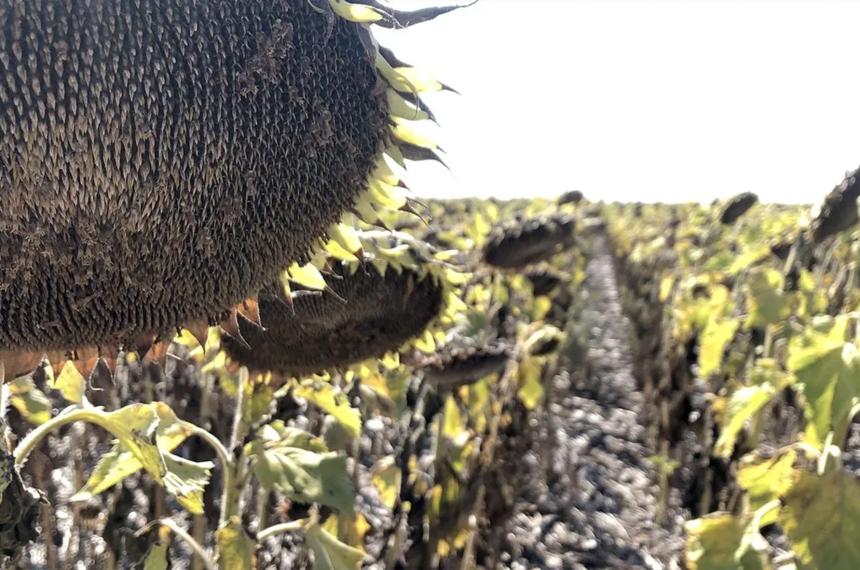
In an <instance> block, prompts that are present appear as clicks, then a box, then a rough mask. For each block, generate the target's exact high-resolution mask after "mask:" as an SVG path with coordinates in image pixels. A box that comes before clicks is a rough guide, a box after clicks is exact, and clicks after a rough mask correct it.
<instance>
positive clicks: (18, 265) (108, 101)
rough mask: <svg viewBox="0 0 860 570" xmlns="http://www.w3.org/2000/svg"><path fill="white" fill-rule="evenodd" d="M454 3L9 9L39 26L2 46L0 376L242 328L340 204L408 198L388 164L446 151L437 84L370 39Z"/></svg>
mask: <svg viewBox="0 0 860 570" xmlns="http://www.w3.org/2000/svg"><path fill="white" fill-rule="evenodd" d="M450 9H451V8H446V9H440V10H419V11H416V12H408V13H406V12H400V11H396V10H392V9H389V8H387V7H385V6H384V5H383V4H381V3H379V2H376V1H375V0H373V1H369V2H368V3H366V4H362V3H351V2H346V1H344V0H282V1H270V0H226V1H223V2H214V1H209V0H203V1H200V2H196V3H194V4H189V3H188V2H185V1H184V0H144V1H142V2H131V3H130V2H105V3H98V6H97V7H94V6H93V5H91V4H90V3H62V2H36V3H26V4H25V5H21V6H19V7H13V6H11V5H8V6H6V7H5V8H4V7H0V16H2V17H3V19H4V21H5V22H7V24H8V25H9V26H12V27H14V28H15V29H19V30H29V31H30V33H25V34H24V35H23V36H22V37H21V38H20V40H16V41H14V42H13V41H11V40H10V41H9V42H6V43H5V44H3V45H0V56H2V57H0V67H2V68H3V71H4V75H5V76H6V77H7V78H9V79H10V80H9V81H6V82H4V83H3V85H2V86H0V101H2V102H3V105H2V109H3V112H2V113H0V172H2V174H0V356H3V362H8V363H9V366H7V367H6V368H7V371H6V372H7V375H11V374H14V373H16V372H18V371H20V370H18V368H19V366H18V362H17V360H18V359H19V358H21V356H20V355H21V354H28V355H27V358H29V360H33V359H36V360H38V358H39V356H40V355H41V353H42V352H43V351H48V352H51V351H56V352H57V353H61V354H64V355H65V354H66V352H67V351H70V350H75V352H74V353H73V354H71V355H70V356H71V357H72V358H77V356H78V354H80V353H87V354H90V353H95V354H97V355H99V354H101V353H102V352H104V351H107V352H115V351H116V349H117V348H119V347H120V346H122V347H126V348H129V349H138V348H143V349H144V350H145V348H146V347H147V346H150V345H151V344H152V342H153V340H155V339H157V338H167V337H169V336H170V335H172V333H173V331H174V330H176V329H177V328H180V327H192V328H200V327H201V326H205V325H207V324H212V323H216V322H218V321H220V320H221V319H226V322H227V323H233V322H234V321H235V314H236V311H237V310H240V309H239V308H241V307H246V308H247V306H248V302H243V300H245V299H247V298H249V297H253V296H254V295H256V294H257V293H258V292H260V291H261V290H263V288H264V287H266V286H267V285H268V284H270V283H272V282H273V281H275V280H276V279H277V276H278V274H279V272H280V271H282V270H283V269H284V268H286V267H288V266H290V265H291V264H292V263H296V262H297V263H298V264H299V265H303V264H305V263H306V262H308V261H309V260H310V259H311V258H312V257H313V255H314V252H315V251H317V250H318V249H319V247H320V245H321V244H322V243H324V242H325V241H326V240H327V239H328V238H329V237H331V236H332V234H336V233H338V232H339V229H338V223H339V221H341V220H342V218H343V216H344V215H345V213H347V212H354V213H356V214H357V215H358V216H359V217H360V218H361V219H363V220H365V221H367V222H369V223H375V222H377V221H378V218H379V212H380V210H381V209H384V208H393V209H399V208H404V209H409V205H408V203H407V200H406V198H405V197H404V195H403V188H401V186H402V183H401V181H400V174H399V172H400V167H401V166H403V165H404V164H405V163H404V160H405V159H434V158H438V157H437V155H436V150H437V149H436V145H435V143H434V142H433V141H432V140H431V139H430V138H428V137H427V136H426V135H425V134H424V131H425V128H426V127H427V126H428V125H430V124H432V122H433V120H432V119H433V117H432V114H431V113H430V111H429V109H427V106H426V105H425V104H424V103H423V102H422V101H421V99H420V94H421V93H422V92H424V91H432V90H442V89H445V88H446V87H445V86H444V85H442V84H441V83H438V82H436V81H435V80H433V79H430V78H427V77H425V76H423V75H422V74H421V73H419V72H418V71H417V70H415V69H414V68H412V67H410V66H408V65H406V64H404V63H403V62H401V61H400V60H398V59H397V58H396V57H395V56H394V55H393V54H392V53H391V52H390V51H388V50H385V49H383V48H380V47H379V46H378V45H377V44H376V42H375V41H374V39H373V37H372V35H371V33H370V25H371V24H378V25H382V26H387V27H405V26H408V25H411V24H414V23H418V22H421V21H424V20H426V19H429V18H432V17H434V16H436V15H438V14H440V13H442V12H444V11H447V10H450ZM49 31H50V33H48V32H49ZM251 304H252V305H253V303H251ZM4 355H8V358H7V357H6V356H4ZM34 355H35V356H34ZM29 360H28V362H29ZM28 366H29V364H28ZM10 369H11V370H10ZM24 369H26V367H25V368H24Z"/></svg>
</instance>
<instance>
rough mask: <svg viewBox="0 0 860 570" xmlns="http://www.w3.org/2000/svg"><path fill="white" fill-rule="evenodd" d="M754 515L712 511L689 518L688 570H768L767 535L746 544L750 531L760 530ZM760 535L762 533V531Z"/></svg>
mask: <svg viewBox="0 0 860 570" xmlns="http://www.w3.org/2000/svg"><path fill="white" fill-rule="evenodd" d="M753 519H754V517H753V515H752V514H750V515H746V516H742V517H738V516H734V515H731V514H729V513H713V514H710V515H706V516H704V517H702V518H699V519H695V520H691V521H689V522H687V524H686V525H685V528H686V530H687V568H688V570H767V569H769V568H770V562H769V561H768V557H767V553H766V547H767V544H766V543H764V539H761V540H754V541H751V542H752V544H751V546H752V548H749V547H746V546H745V544H744V539H745V535H746V534H747V533H749V532H755V533H756V534H758V529H756V528H752V529H751V528H750V527H754V526H755V525H754V524H753ZM759 536H760V535H759Z"/></svg>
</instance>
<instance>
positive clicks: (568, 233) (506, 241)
mask: <svg viewBox="0 0 860 570" xmlns="http://www.w3.org/2000/svg"><path fill="white" fill-rule="evenodd" d="M574 229H575V221H574V218H573V217H571V216H564V215H555V216H542V217H538V218H532V219H530V220H526V221H524V222H512V223H508V224H506V225H504V226H502V227H501V228H499V229H498V230H496V231H495V232H493V233H492V234H491V235H490V237H489V238H488V239H487V242H486V244H485V245H484V251H483V258H484V262H485V263H487V264H489V265H493V266H495V267H501V268H505V269H516V268H520V267H525V266H527V265H531V264H533V263H537V262H539V261H544V260H546V259H549V258H551V257H552V256H554V255H555V254H556V253H558V252H560V251H562V250H564V249H567V248H569V247H571V246H573V244H574V243H575V237H574Z"/></svg>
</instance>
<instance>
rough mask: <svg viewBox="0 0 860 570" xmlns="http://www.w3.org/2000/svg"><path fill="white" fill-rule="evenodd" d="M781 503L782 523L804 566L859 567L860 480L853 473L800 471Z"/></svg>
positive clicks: (846, 569)
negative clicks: (819, 473) (822, 473)
mask: <svg viewBox="0 0 860 570" xmlns="http://www.w3.org/2000/svg"><path fill="white" fill-rule="evenodd" d="M782 504H783V507H782V509H780V514H779V524H780V526H782V528H783V530H784V531H785V533H786V535H787V536H788V538H789V541H790V543H791V548H792V550H793V551H794V553H795V554H796V555H797V557H798V558H799V559H800V561H801V562H802V563H803V564H804V565H805V568H818V569H821V570H825V569H826V570H854V569H856V568H860V540H858V537H860V482H858V480H857V478H856V477H855V476H854V475H852V474H850V473H848V472H846V471H843V470H841V469H838V470H833V471H831V472H829V473H827V474H825V475H821V476H819V475H817V474H815V473H811V472H807V471H797V472H796V477H795V481H794V485H792V486H791V488H790V489H789V490H788V492H787V493H786V494H785V495H784V496H783V498H782Z"/></svg>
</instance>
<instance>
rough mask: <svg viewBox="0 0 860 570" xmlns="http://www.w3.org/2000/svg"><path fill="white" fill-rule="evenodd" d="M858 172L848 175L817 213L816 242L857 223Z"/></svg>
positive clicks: (859, 191)
mask: <svg viewBox="0 0 860 570" xmlns="http://www.w3.org/2000/svg"><path fill="white" fill-rule="evenodd" d="M857 172H858V171H857V170H855V171H853V172H849V173H848V174H846V175H845V179H844V180H843V181H842V183H841V184H839V186H837V187H835V188H834V189H833V190H831V191H830V193H828V194H827V196H825V198H824V203H823V204H821V206H820V207H819V208H818V210H817V212H815V214H814V219H813V220H812V239H813V241H814V242H816V243H820V242H822V241H824V240H825V239H827V238H828V237H830V236H832V235H835V234H837V233H839V232H841V231H843V230H847V229H848V228H850V227H851V226H853V225H855V224H856V223H857V221H858V215H857V198H858V197H860V181H858V176H857Z"/></svg>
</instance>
